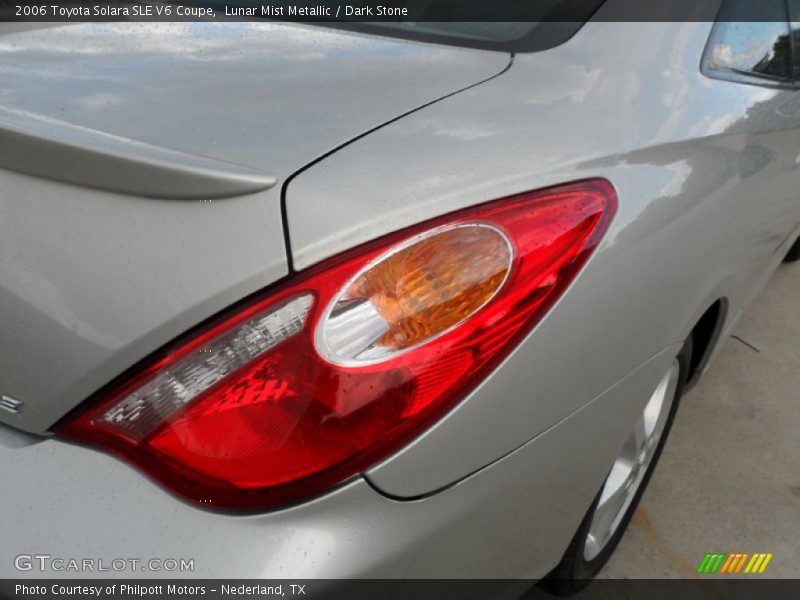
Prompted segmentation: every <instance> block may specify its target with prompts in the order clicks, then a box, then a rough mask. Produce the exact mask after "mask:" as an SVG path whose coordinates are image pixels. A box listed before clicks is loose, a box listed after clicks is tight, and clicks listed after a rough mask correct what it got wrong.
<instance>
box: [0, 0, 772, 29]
mask: <svg viewBox="0 0 800 600" xmlns="http://www.w3.org/2000/svg"><path fill="white" fill-rule="evenodd" d="M725 1H728V2H730V1H732V0H725ZM722 2H723V0H660V1H659V0H344V1H342V0H308V1H303V0H288V1H283V0H264V1H252V0H178V1H177V2H149V1H138V0H137V1H132V2H131V1H127V2H126V1H113V0H112V1H105V2H103V1H98V0H40V1H31V0H0V20H3V21H27V22H45V21H212V22H213V21H225V20H235V21H257V20H261V19H270V20H278V21H295V22H331V23H343V24H344V23H364V22H368V23H376V24H381V23H383V24H391V23H398V22H430V23H435V22H464V23H470V22H472V23H475V22H531V23H537V22H538V23H542V22H550V23H556V22H559V23H584V22H586V21H588V20H589V19H593V20H599V21H631V22H637V21H638V22H647V21H706V22H707V21H715V20H717V17H718V16H719V14H720V12H719V11H720V6H721V5H722ZM776 2H779V3H781V4H782V5H783V2H784V0H757V1H756V0H748V4H749V5H750V8H749V9H748V10H747V11H745V12H744V13H742V11H738V12H737V20H744V21H771V20H774V19H775V16H774V15H775V14H776V11H774V10H770V4H772V3H776Z"/></svg>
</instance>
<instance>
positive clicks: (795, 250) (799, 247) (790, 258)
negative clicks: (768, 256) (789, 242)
mask: <svg viewBox="0 0 800 600" xmlns="http://www.w3.org/2000/svg"><path fill="white" fill-rule="evenodd" d="M798 260H800V238H798V240H797V241H796V242H795V243H794V246H792V248H791V249H790V250H789V253H788V254H787V255H786V258H784V259H783V262H787V263H791V262H797V261H798Z"/></svg>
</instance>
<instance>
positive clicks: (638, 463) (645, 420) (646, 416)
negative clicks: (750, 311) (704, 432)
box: [583, 359, 680, 560]
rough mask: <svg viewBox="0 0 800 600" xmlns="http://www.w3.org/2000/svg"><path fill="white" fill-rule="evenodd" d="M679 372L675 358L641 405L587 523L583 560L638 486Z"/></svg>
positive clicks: (601, 542) (600, 543)
mask: <svg viewBox="0 0 800 600" xmlns="http://www.w3.org/2000/svg"><path fill="white" fill-rule="evenodd" d="M679 376H680V364H679V363H678V361H677V359H676V360H675V361H674V362H673V364H672V365H671V366H670V369H669V371H668V372H667V373H666V375H664V377H663V378H662V380H661V381H660V382H659V384H658V386H657V387H656V389H655V391H654V392H653V394H652V396H651V397H650V399H649V400H648V402H647V404H646V405H645V406H644V409H643V411H642V414H641V415H640V417H639V418H638V419H637V420H636V423H635V424H634V426H633V429H632V431H631V433H630V436H629V437H628V440H627V441H626V442H625V445H624V446H623V448H622V451H621V452H620V454H619V456H618V457H617V459H616V460H615V461H614V465H613V466H612V468H611V472H610V473H609V475H608V478H607V479H606V482H605V484H604V485H603V490H602V492H601V493H600V499H599V500H598V503H597V507H596V508H595V511H594V515H593V517H592V522H591V524H590V525H589V533H588V534H587V536H586V540H585V544H584V550H583V555H584V559H585V560H592V559H594V558H595V557H597V555H598V554H600V552H602V550H603V548H605V546H606V544H607V543H608V541H609V540H610V539H611V537H612V536H613V535H614V533H615V532H616V531H617V529H618V528H619V526H620V523H621V522H622V518H623V517H624V516H625V513H626V512H627V511H628V508H629V507H630V505H631V502H633V498H634V497H635V496H636V493H637V491H638V490H639V488H640V487H641V484H642V481H643V480H644V476H645V474H646V473H647V470H648V467H649V466H650V463H651V462H652V460H653V456H654V455H655V452H656V448H658V443H659V441H660V439H661V436H662V434H663V433H664V427H665V425H666V422H667V418H668V417H669V412H670V409H671V408H672V403H673V401H674V399H675V391H676V389H677V384H678V378H679Z"/></svg>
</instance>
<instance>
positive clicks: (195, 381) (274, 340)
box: [92, 294, 312, 441]
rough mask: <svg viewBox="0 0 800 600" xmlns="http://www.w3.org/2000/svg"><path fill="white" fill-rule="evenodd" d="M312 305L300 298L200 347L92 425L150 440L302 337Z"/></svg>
mask: <svg viewBox="0 0 800 600" xmlns="http://www.w3.org/2000/svg"><path fill="white" fill-rule="evenodd" d="M311 302H312V297H311V295H310V294H305V295H303V296H298V297H297V298H294V299H292V300H290V301H289V302H287V303H285V304H284V305H283V306H280V307H279V308H273V309H269V310H266V311H263V312H261V313H259V314H257V315H255V316H254V317H252V318H250V319H248V320H246V321H244V322H243V323H241V324H239V325H238V326H237V327H235V328H234V329H231V330H230V331H227V332H225V333H223V334H221V335H219V336H217V337H215V338H214V339H211V340H209V341H208V342H207V343H205V344H203V345H202V346H199V347H195V348H194V349H193V350H192V351H191V352H190V353H188V354H186V355H185V356H183V357H182V358H181V359H179V360H178V361H176V362H174V363H173V364H171V365H170V366H169V367H167V368H166V369H164V370H163V371H161V372H160V373H158V375H156V376H155V377H154V378H153V379H151V380H150V381H148V382H147V383H145V384H144V385H142V386H141V387H140V388H138V389H136V390H134V391H133V392H132V393H130V394H129V395H128V396H127V397H125V398H123V399H122V400H121V401H120V402H119V404H116V405H115V406H113V407H111V408H110V409H108V410H103V411H100V412H99V413H98V414H96V415H95V416H94V417H93V418H92V421H93V422H95V423H96V424H104V425H106V426H111V427H113V428H115V429H117V430H118V431H119V432H120V433H122V434H124V435H126V436H127V437H129V438H131V439H132V440H137V441H138V440H141V439H143V438H145V437H146V436H147V435H149V434H150V433H152V431H153V430H154V429H155V428H156V427H158V426H159V425H161V424H162V423H163V421H164V418H165V417H167V416H168V415H170V414H172V413H173V412H175V410H177V409H178V408H180V407H182V406H184V405H185V404H187V403H188V402H191V401H192V400H193V399H194V398H196V397H197V396H199V395H200V394H202V393H203V392H205V391H206V390H208V389H209V388H210V387H211V386H213V385H214V384H216V383H218V382H220V381H222V380H223V379H224V378H225V377H227V376H228V375H230V374H231V373H233V372H234V371H236V370H237V369H239V368H241V367H243V366H245V365H246V364H248V363H250V362H252V361H253V360H254V359H256V358H258V357H259V356H261V355H262V354H263V353H264V352H266V351H267V350H269V349H271V348H274V347H275V346H277V345H278V344H280V343H281V342H283V341H285V340H288V339H289V338H291V337H293V336H295V335H297V334H298V333H300V331H302V329H303V326H304V325H305V322H306V317H307V316H308V311H309V309H310V308H311Z"/></svg>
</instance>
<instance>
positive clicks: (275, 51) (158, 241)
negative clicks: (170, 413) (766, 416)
mask: <svg viewBox="0 0 800 600" xmlns="http://www.w3.org/2000/svg"><path fill="white" fill-rule="evenodd" d="M610 4H613V2H610ZM602 10H604V9H601V11H602ZM711 26H712V24H711V23H637V24H632V23H613V22H602V12H601V13H600V14H599V16H598V18H597V19H596V20H593V21H591V22H589V23H587V24H585V25H584V26H583V28H582V29H581V30H580V31H579V32H578V33H577V34H576V35H575V36H574V37H573V38H571V39H570V40H569V41H567V42H566V43H564V44H562V45H560V46H557V47H555V48H552V49H550V50H546V51H543V52H537V53H530V54H517V55H515V56H513V57H512V56H511V55H509V54H504V53H500V52H488V51H478V50H467V49H456V48H449V47H444V46H437V45H432V44H424V43H418V42H408V41H400V40H394V39H388V38H382V37H378V36H370V35H366V34H360V33H349V32H344V31H331V30H327V29H321V28H316V27H311V26H302V25H288V24H282V25H277V24H245V23H228V24H217V25H213V26H208V25H204V24H201V23H182V24H161V25H158V26H155V25H132V24H114V25H101V24H82V25H74V26H68V27H61V28H58V29H54V30H47V29H36V30H19V31H9V32H7V33H6V34H5V35H0V72H1V73H2V74H3V81H4V85H3V89H2V90H0V129H3V130H4V131H6V132H9V131H11V132H15V134H16V135H21V136H28V137H29V138H30V137H31V136H33V138H35V139H37V140H39V139H43V138H46V142H47V143H48V144H51V143H52V144H63V143H66V144H67V146H69V141H70V139H77V140H79V141H78V142H75V144H74V146H72V147H63V146H57V148H60V150H59V151H60V152H63V153H65V154H68V153H70V152H75V151H77V150H76V147H79V148H78V150H80V149H81V148H82V149H83V150H86V149H87V147H89V149H90V150H91V145H92V144H100V145H101V146H102V144H104V143H105V144H111V145H115V146H114V147H115V148H120V149H121V150H120V151H121V152H131V153H135V152H136V151H137V148H138V149H141V147H139V146H137V145H136V144H144V145H146V146H147V148H146V149H153V148H155V149H158V151H164V152H173V153H178V154H180V155H181V156H183V157H187V156H188V157H194V159H197V160H203V161H209V162H208V163H207V164H206V163H204V164H206V166H209V165H210V164H211V163H212V162H213V164H214V165H216V166H217V167H218V170H219V172H220V173H222V175H220V177H221V178H222V179H221V180H225V177H226V176H228V175H230V173H231V172H235V174H236V173H238V174H241V173H246V174H247V175H246V176H242V177H243V178H244V179H247V178H248V177H250V176H252V177H251V179H248V181H251V180H252V181H257V182H261V184H259V185H261V187H262V188H263V189H258V190H256V191H249V192H248V193H245V194H244V195H235V197H227V198H222V197H219V198H209V200H211V201H210V202H208V201H200V200H202V198H198V197H196V195H195V196H192V194H191V193H188V197H187V198H184V199H180V198H177V199H176V198H172V197H170V198H166V196H168V195H169V191H170V190H169V189H167V188H164V189H163V190H162V191H163V194H164V196H165V198H166V199H165V198H161V199H159V198H157V197H155V198H154V197H148V198H144V197H141V196H144V195H150V196H152V195H157V194H158V193H159V192H158V190H156V191H155V192H153V193H149V194H145V193H141V194H139V195H137V193H136V190H137V189H138V188H137V186H141V185H142V183H141V181H140V180H138V179H137V177H139V175H138V174H137V173H136V172H125V173H123V175H124V177H123V179H124V181H122V182H118V183H116V184H115V183H114V181H113V180H109V181H110V183H106V184H103V185H99V184H97V183H96V182H95V183H94V184H93V183H92V177H91V168H89V167H87V169H86V173H82V174H80V173H79V174H78V175H76V177H79V178H82V179H80V180H78V181H70V182H65V181H63V180H59V176H58V175H57V171H58V170H57V169H55V168H54V166H53V165H52V164H40V165H34V166H31V167H30V168H29V169H28V172H19V171H20V169H15V170H11V169H4V170H0V321H1V322H2V327H0V393H2V394H6V395H8V396H12V397H15V398H19V399H21V400H23V401H24V403H25V404H24V406H23V410H21V411H20V412H19V413H18V414H12V413H10V412H6V411H2V410H0V421H2V422H3V423H5V424H6V425H7V426H0V456H1V457H2V459H0V482H1V483H2V487H1V488H0V515H3V517H2V518H0V530H1V531H2V532H3V535H2V539H3V542H2V544H0V577H15V576H19V575H20V572H19V571H17V569H16V568H15V566H14V558H15V556H17V555H19V554H25V553H27V554H33V553H47V554H50V555H52V556H60V557H98V558H101V557H107V558H111V557H149V556H153V555H154V554H156V555H158V556H166V557H183V558H192V559H194V565H195V570H194V571H193V572H192V573H175V572H171V573H157V572H148V573H147V574H146V575H147V576H148V577H158V576H160V575H169V576H173V577H174V576H194V577H197V576H202V577H222V578H236V577H268V578H276V577H278V578H281V577H292V578H305V577H333V578H340V577H461V576H469V577H492V578H505V577H508V578H532V579H535V578H539V577H542V576H544V575H545V574H546V573H547V572H548V571H549V570H550V569H552V568H553V567H554V566H555V565H556V563H558V561H559V559H560V558H561V555H562V553H563V552H564V549H565V548H566V546H567V544H568V543H569V541H570V538H571V537H572V535H573V534H574V532H575V530H576V529H577V527H578V524H579V522H580V521H581V519H582V517H583V515H584V514H585V512H586V510H587V508H588V507H589V505H590V504H591V502H592V499H593V498H594V496H595V494H596V493H597V491H598V489H599V488H600V486H601V485H602V482H603V480H604V478H605V476H606V474H607V472H608V469H609V466H610V465H611V463H612V462H613V460H614V457H615V456H616V454H617V453H618V451H619V448H620V447H621V446H622V444H623V443H624V441H625V439H626V437H627V435H628V432H629V431H630V429H631V425H632V423H633V422H634V421H635V419H636V418H637V415H638V414H640V412H641V409H642V406H643V404H644V402H646V400H647V398H648V397H649V395H650V393H651V392H652V390H653V389H654V388H655V387H656V385H657V384H658V382H659V381H660V379H661V376H662V375H663V373H664V372H665V371H666V370H667V368H668V367H669V365H670V364H671V362H672V361H673V359H674V357H675V355H676V354H677V353H678V351H679V349H680V347H681V345H682V344H683V341H684V340H685V339H686V337H687V336H688V335H689V333H690V332H691V331H692V329H693V327H694V326H695V325H696V324H697V323H698V321H699V320H700V318H701V317H702V316H703V315H704V314H705V313H706V311H707V310H708V309H709V308H710V307H712V306H714V305H716V306H719V307H720V322H719V327H718V331H719V334H718V335H717V336H716V337H715V339H714V340H713V343H712V346H711V349H710V352H709V353H708V354H707V355H706V356H705V357H704V360H703V362H702V364H700V365H699V368H700V370H704V369H706V368H707V367H708V365H709V364H710V362H711V361H712V359H713V355H714V353H715V351H716V350H717V349H718V348H719V343H720V342H721V341H722V340H724V339H725V337H726V336H727V335H728V334H729V333H730V331H731V329H732V328H733V326H734V325H735V324H736V322H737V319H738V318H739V316H740V315H741V314H742V312H743V311H744V310H745V309H746V308H747V307H748V305H749V304H750V303H751V302H752V300H753V299H754V297H755V296H756V295H757V293H758V292H759V291H760V289H761V288H762V287H763V285H764V284H765V283H766V281H767V280H768V278H769V276H770V275H771V273H772V272H773V271H774V269H775V268H776V267H777V266H778V264H779V263H780V262H781V260H782V258H783V255H784V254H785V252H786V251H787V250H788V249H789V247H790V246H791V245H792V243H793V242H794V240H795V239H796V238H797V237H798V234H799V233H800V202H799V201H798V198H797V189H798V185H799V184H800V172H799V171H798V168H797V162H798V160H800V158H799V157H798V146H797V139H798V138H797V136H798V131H797V129H798V127H800V96H798V95H797V93H795V92H793V91H791V90H782V89H778V88H767V87H760V86H752V85H742V84H740V83H733V82H729V81H721V80H716V79H710V78H708V77H706V76H704V75H703V74H701V72H700V70H699V61H700V57H701V55H702V53H703V49H704V47H705V44H706V41H707V39H708V36H709V32H710V30H711ZM243 40H245V41H246V42H247V43H246V44H245V43H242V42H243ZM37 128H38V129H37ZM45 134H46V135H45ZM47 135H49V136H50V137H49V138H48V137H47ZM98 140H99V141H98ZM37 143H38V142H37ZM51 149H52V148H51ZM8 151H9V149H8V148H5V149H3V150H2V152H8ZM54 156H58V153H54ZM197 157H199V158H197ZM194 159H193V160H194ZM90 163H91V161H89V163H87V164H90ZM226 173H227V174H228V175H226ZM595 177H602V178H605V179H607V180H608V181H610V182H612V183H613V185H614V187H615V188H616V190H617V193H618V196H619V209H618V213H617V215H616V217H615V218H614V220H613V222H612V224H611V226H610V229H609V231H608V232H607V234H606V235H605V237H604V239H603V241H602V242H601V244H600V246H599V248H598V249H597V251H596V252H595V254H594V255H593V256H592V258H591V259H590V261H589V263H588V264H587V265H586V266H585V267H584V269H583V270H582V272H581V273H580V275H579V277H578V278H577V279H576V280H575V281H574V282H573V284H572V285H571V286H570V288H569V289H568V291H567V292H566V293H565V294H564V296H563V297H561V298H560V300H559V301H558V302H557V304H556V305H555V306H554V307H553V308H552V309H551V310H550V311H549V313H548V314H547V316H546V317H545V318H544V319H543V320H542V322H541V323H540V324H539V325H538V326H537V327H536V328H535V329H534V330H533V332H532V333H531V334H530V335H529V336H528V337H527V338H526V339H525V340H524V342H523V343H522V344H521V345H520V346H519V347H518V348H517V349H516V350H515V351H514V352H513V353H512V354H511V355H510V356H509V357H508V358H507V359H506V360H505V361H504V363H503V364H502V365H501V366H500V367H499V368H498V369H497V370H496V371H495V372H494V373H493V374H492V375H491V376H490V377H488V378H487V379H486V380H485V381H484V382H483V383H482V384H481V385H480V386H479V387H478V388H477V389H476V390H475V391H474V392H472V393H471V394H470V395H469V396H468V397H467V398H466V399H464V400H463V401H462V402H461V403H460V404H459V405H458V406H457V407H456V408H455V409H453V410H452V411H451V412H450V413H449V414H448V415H447V416H446V417H445V418H444V419H442V420H441V421H439V422H438V423H437V424H436V425H434V426H433V427H431V428H430V429H429V430H428V431H426V432H425V433H424V434H423V435H421V436H420V437H419V438H418V439H416V440H415V441H414V442H413V443H411V444H410V445H408V446H407V447H405V448H404V449H403V450H401V451H399V452H397V453H396V454H395V455H393V456H391V457H389V458H387V459H386V460H384V461H383V462H381V463H380V464H378V465H376V466H373V467H372V468H370V469H368V470H367V471H366V472H364V473H363V475H362V476H361V477H358V478H356V479H353V480H351V481H350V482H348V483H346V484H345V485H343V486H341V487H339V488H337V489H335V490H333V491H332V492H330V493H328V494H325V495H323V496H321V497H318V498H315V499H312V500H310V501H307V502H303V503H301V504H298V505H295V506H292V507H289V508H284V509H279V510H273V511H269V512H264V513H263V514H251V515H245V516H242V515H234V514H225V513H220V512H209V511H205V510H200V509H198V508H196V507H194V506H190V505H188V504H185V503H184V502H182V501H180V500H178V499H176V498H175V497H173V496H172V495H170V494H169V493H168V492H165V491H164V490H163V489H162V488H161V487H159V486H158V485H156V484H154V483H152V482H151V481H149V480H148V479H147V478H146V477H145V476H143V475H142V474H141V473H140V472H138V471H137V470H135V469H133V468H131V467H130V466H128V465H126V464H124V463H122V462H120V461H118V460H116V459H114V458H112V457H110V456H108V455H106V454H104V453H102V452H98V451H97V450H94V449H89V448H85V447H81V446H78V445H73V444H69V443H65V442H63V441H61V440H59V439H56V438H53V437H48V436H47V430H48V429H49V428H50V427H51V426H52V425H53V424H54V423H56V422H57V421H58V420H59V419H60V418H61V417H63V416H64V414H66V413H67V412H68V411H69V410H70V409H72V408H74V407H75V406H77V405H79V404H80V403H81V402H82V401H83V400H85V399H86V398H87V397H88V396H89V395H91V394H92V393H93V392H95V391H96V390H97V389H99V388H100V387H102V386H103V385H105V384H106V383H108V382H109V381H110V380H112V379H113V378H114V377H116V376H118V375H119V374H120V373H122V372H123V371H124V370H126V369H127V368H129V367H130V366H131V365H133V364H135V363H136V362H137V361H139V360H141V359H143V358H145V357H146V356H147V355H148V354H150V353H151V352H153V351H154V350H156V349H157V348H159V347H161V346H162V345H163V344H165V343H167V342H169V341H170V340H172V339H174V338H175V337H176V336H177V335H179V334H181V333H182V332H184V331H186V330H187V329H189V328H190V327H192V326H193V325H195V324H197V323H198V322H200V321H202V320H204V319H206V318H208V317H210V316H212V315H214V314H215V313H217V312H218V311H220V310H222V309H224V308H225V307H227V306H229V305H230V304H231V303H233V302H235V301H236V300H238V299H241V298H242V297H244V296H246V295H247V294H250V293H252V292H254V291H256V290H259V289H261V288H263V287H265V286H267V285H269V284H270V283H272V282H274V281H276V280H278V279H279V278H281V277H283V276H285V275H286V274H287V273H288V272H289V269H290V265H291V267H292V268H293V269H295V270H301V269H305V268H307V267H309V266H311V265H313V264H315V263H317V262H319V261H320V260H322V259H325V258H327V257H330V256H333V255H335V254H337V253H339V252H341V251H343V250H346V249H348V248H351V247H353V246H355V245H357V244H359V243H361V242H365V241H368V240H371V239H373V238H375V237H378V236H380V235H382V234H385V233H387V232H391V231H394V230H397V229H399V228H401V227H403V226H406V225H411V224H414V223H418V222H421V221H424V220H426V219H429V218H432V217H436V216H438V215H442V214H445V213H447V212H450V211H453V210H456V209H459V208H463V207H468V206H471V205H474V204H478V203H481V202H484V201H487V200H491V199H495V198H501V197H504V196H508V195H511V194H515V193H518V192H523V191H527V190H534V189H539V188H544V187H547V186H550V185H554V184H558V183H562V182H569V181H574V180H579V179H584V178H595ZM270 178H274V181H275V184H274V185H271V183H270V182H271V179H270ZM62 179H63V178H62ZM229 179H230V177H229ZM237 181H238V180H237ZM115 185H116V186H117V188H116V189H114V188H115ZM187 185H188V184H187ZM257 187H258V186H257ZM151 192H152V190H151ZM282 195H284V196H285V197H284V198H282ZM284 203H285V206H283V204H284ZM284 211H285V213H284ZM715 303H716V304H715ZM36 574H37V575H44V576H48V575H52V576H65V575H71V573H63V572H59V573H56V572H45V573H36ZM77 575H80V576H92V575H101V574H99V573H94V574H93V573H78V574H77ZM126 575H128V576H137V575H138V574H137V573H135V572H134V573H126Z"/></svg>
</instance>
